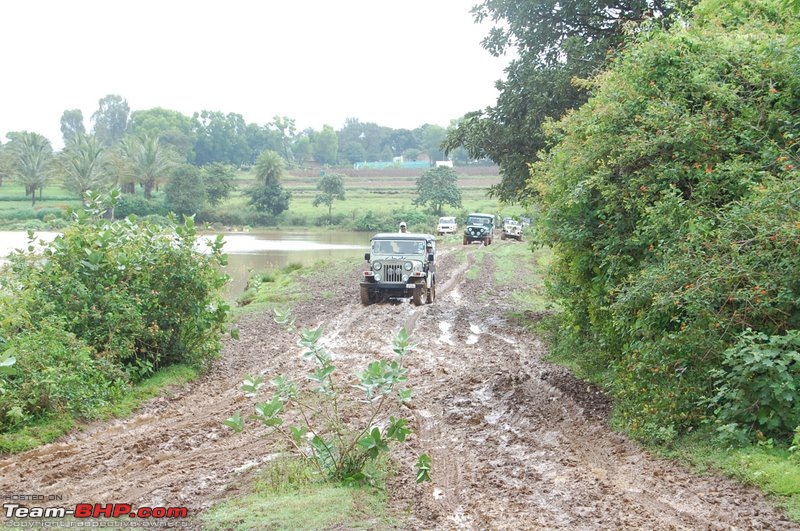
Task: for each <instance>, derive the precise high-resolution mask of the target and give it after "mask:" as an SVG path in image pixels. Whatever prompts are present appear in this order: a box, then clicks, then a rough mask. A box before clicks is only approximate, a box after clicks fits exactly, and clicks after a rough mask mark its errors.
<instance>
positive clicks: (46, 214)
mask: <svg viewBox="0 0 800 531" xmlns="http://www.w3.org/2000/svg"><path fill="white" fill-rule="evenodd" d="M63 217H64V211H63V210H62V209H60V208H52V207H47V208H41V209H39V210H37V211H36V219H41V220H42V221H47V222H50V221H52V220H54V219H59V218H63Z"/></svg>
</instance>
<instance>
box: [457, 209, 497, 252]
mask: <svg viewBox="0 0 800 531" xmlns="http://www.w3.org/2000/svg"><path fill="white" fill-rule="evenodd" d="M493 237H494V214H483V213H481V212H475V213H472V214H470V215H469V216H467V224H466V227H465V228H464V245H467V244H470V243H472V242H481V243H483V244H485V245H491V244H492V238H493Z"/></svg>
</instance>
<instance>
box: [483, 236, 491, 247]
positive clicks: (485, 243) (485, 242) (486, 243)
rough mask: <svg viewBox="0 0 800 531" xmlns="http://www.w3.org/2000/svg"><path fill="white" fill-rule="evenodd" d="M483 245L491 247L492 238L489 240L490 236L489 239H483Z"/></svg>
mask: <svg viewBox="0 0 800 531" xmlns="http://www.w3.org/2000/svg"><path fill="white" fill-rule="evenodd" d="M483 244H484V245H491V244H492V239H491V238H489V237H488V236H487V237H485V238H484V239H483Z"/></svg>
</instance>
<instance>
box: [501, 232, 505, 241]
mask: <svg viewBox="0 0 800 531" xmlns="http://www.w3.org/2000/svg"><path fill="white" fill-rule="evenodd" d="M500 239H501V240H505V239H506V233H505V232H504V233H503V234H501V235H500Z"/></svg>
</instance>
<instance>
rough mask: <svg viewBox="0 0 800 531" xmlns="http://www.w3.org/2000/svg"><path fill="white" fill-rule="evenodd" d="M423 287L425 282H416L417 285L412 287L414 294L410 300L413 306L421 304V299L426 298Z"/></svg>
mask: <svg viewBox="0 0 800 531" xmlns="http://www.w3.org/2000/svg"><path fill="white" fill-rule="evenodd" d="M426 291H428V290H427V289H425V284H417V287H416V288H414V295H413V297H412V302H413V303H414V306H422V302H423V299H426V298H427V294H426Z"/></svg>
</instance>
